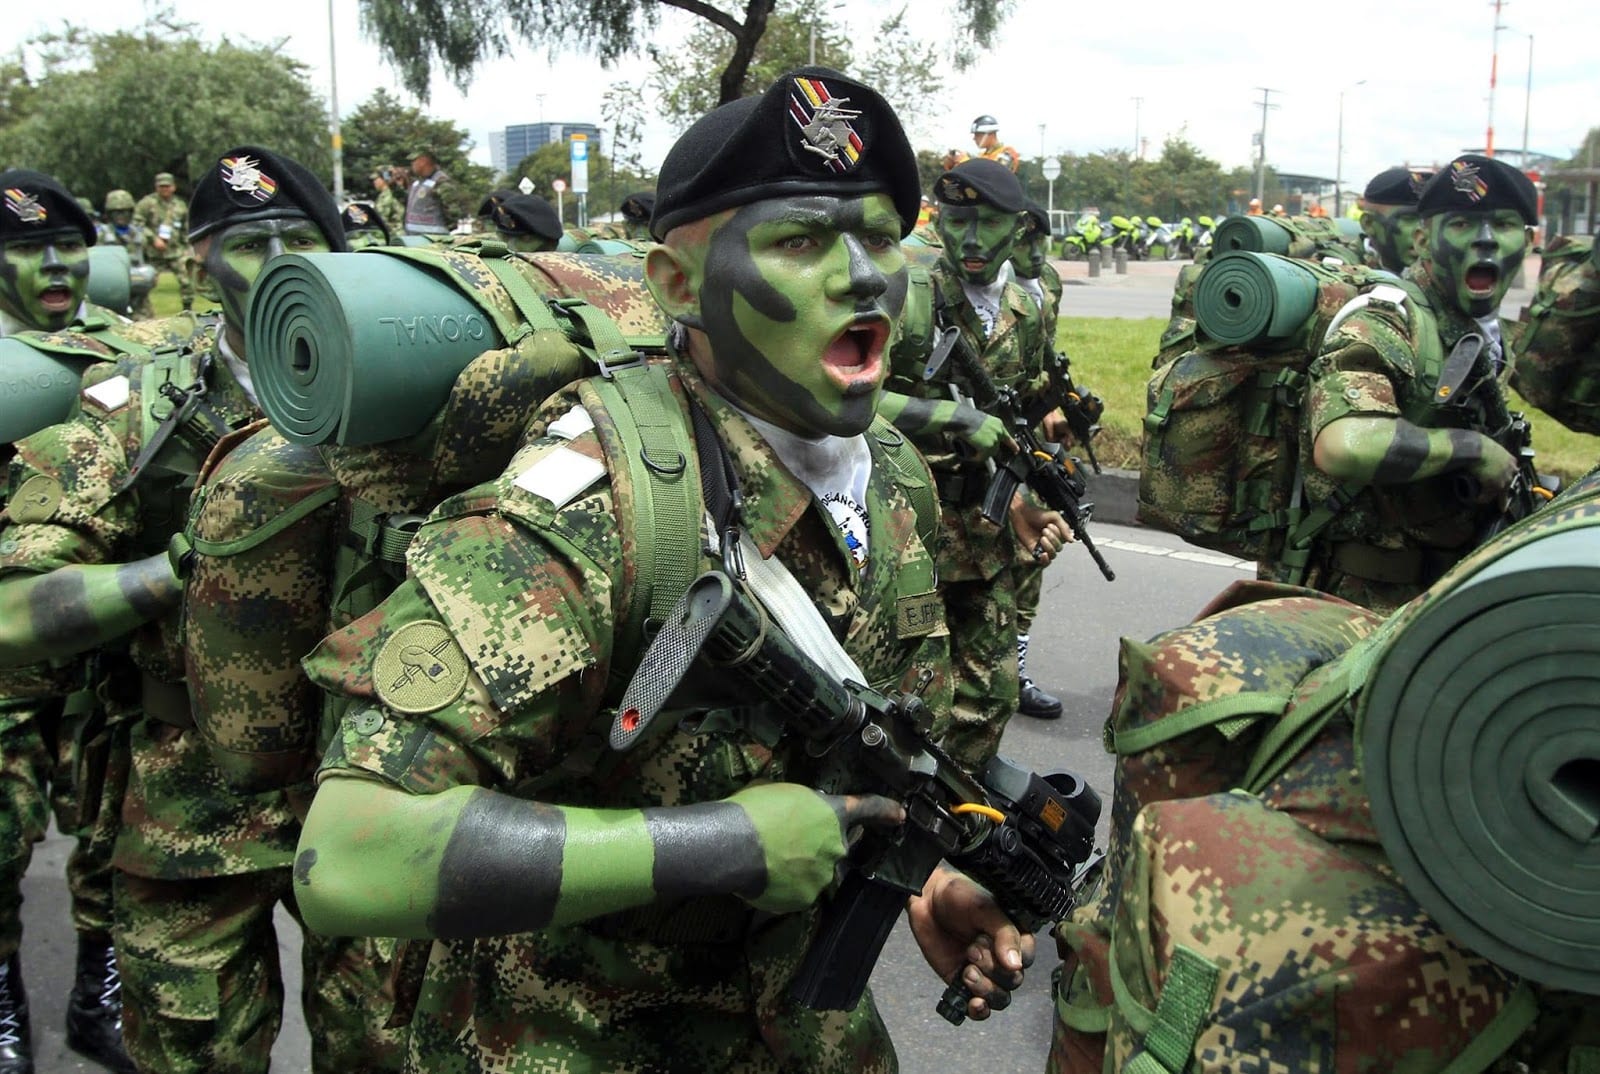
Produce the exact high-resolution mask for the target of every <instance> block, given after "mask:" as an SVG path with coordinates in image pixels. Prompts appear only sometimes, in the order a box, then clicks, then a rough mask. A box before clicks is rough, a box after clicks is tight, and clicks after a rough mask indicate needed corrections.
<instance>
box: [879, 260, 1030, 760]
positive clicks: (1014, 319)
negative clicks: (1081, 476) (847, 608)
mask: <svg viewBox="0 0 1600 1074" xmlns="http://www.w3.org/2000/svg"><path fill="white" fill-rule="evenodd" d="M932 277H933V285H934V288H935V299H934V301H935V304H936V308H937V309H939V310H940V311H941V312H940V316H941V318H942V319H943V320H944V321H945V322H946V323H949V324H953V325H955V326H956V327H957V328H959V329H960V331H961V334H962V337H963V339H964V340H965V341H966V344H967V345H968V346H969V347H971V348H972V352H973V353H974V354H976V355H978V356H979V359H980V361H982V363H983V365H984V367H985V368H986V369H987V370H988V372H989V375H990V376H991V377H992V378H993V379H994V382H995V384H996V385H997V386H1000V387H1005V386H1011V387H1015V388H1017V389H1019V392H1020V394H1021V396H1022V402H1023V405H1024V407H1028V406H1031V404H1032V403H1033V401H1034V399H1035V398H1036V397H1037V396H1038V395H1039V394H1041V393H1042V392H1044V391H1046V390H1047V389H1048V386H1049V378H1048V376H1047V374H1046V373H1045V371H1044V363H1043V357H1042V349H1043V347H1044V343H1045V339H1044V335H1043V331H1042V328H1041V314H1040V312H1039V307H1038V306H1037V305H1035V304H1034V301H1033V299H1032V298H1030V297H1029V296H1028V293H1027V292H1026V291H1024V290H1022V289H1021V288H1020V287H1017V286H1015V285H1014V284H1007V285H1006V287H1005V290H1004V293H1003V295H1002V298H1001V301H1000V311H999V315H998V317H997V318H996V320H995V325H994V330H993V332H990V333H987V334H986V333H985V331H984V327H983V322H982V321H981V320H980V319H979V317H978V314H977V313H976V311H974V310H973V309H972V306H971V304H970V303H969V302H968V301H967V299H966V295H965V294H964V293H963V292H962V288H961V281H960V280H959V279H957V278H956V277H955V276H954V275H953V274H952V273H950V272H948V271H947V270H946V268H945V266H944V265H943V263H942V262H941V263H940V264H939V265H938V266H936V267H935V268H934V270H933V272H932ZM955 366H956V363H955V362H954V360H951V361H948V362H946V363H945V365H944V368H943V369H942V370H940V373H939V376H938V379H937V380H934V381H926V380H922V379H920V378H912V377H907V376H903V375H901V376H896V377H894V378H892V379H891V380H890V382H889V384H888V388H889V389H890V390H891V391H898V392H903V393H905V394H906V395H910V396H915V397H919V398H924V399H949V398H950V394H949V389H950V386H951V385H955V386H956V387H957V388H959V389H960V390H961V391H962V393H963V395H964V396H966V397H968V398H970V397H971V396H972V394H973V388H972V385H971V384H970V383H968V381H967V378H966V377H965V375H964V374H963V373H962V372H961V371H960V370H959V369H957V368H955ZM917 447H918V448H919V449H921V451H922V452H923V454H924V455H926V456H927V458H928V462H929V465H930V466H932V468H933V473H934V479H935V480H936V481H937V483H938V487H939V500H940V504H941V507H942V509H943V534H942V537H941V541H940V548H939V580H940V583H941V588H942V590H943V591H944V595H945V607H946V615H947V617H948V620H949V622H950V625H951V631H952V633H951V639H950V650H951V654H950V655H951V663H952V666H953V667H954V670H955V681H956V696H955V705H954V707H953V709H952V710H951V726H950V728H949V730H948V732H947V734H946V738H945V745H946V746H947V747H948V748H950V749H951V750H952V752H953V753H954V754H955V756H956V757H957V758H958V759H960V760H964V761H966V762H968V763H976V762H979V761H981V760H982V759H986V758H987V757H989V756H990V755H992V754H993V753H994V751H995V749H996V748H997V747H998V746H999V744H1000V735H1001V733H1002V732H1003V731H1004V730H1005V726H1006V723H1007V721H1009V720H1010V719H1011V716H1012V714H1013V713H1014V712H1015V711H1016V707H1017V695H1018V689H1019V686H1018V676H1017V633H1018V631H1017V589H1016V587H1017V580H1018V571H1017V570H1016V568H1017V567H1019V566H1021V565H1022V558H1023V557H1022V556H1021V555H1019V549H1018V547H1017V541H1016V537H1015V535H1014V534H1013V533H1012V531H1011V527H1010V525H1009V523H1006V524H1004V525H1002V526H1001V527H996V526H995V525H994V524H993V523H991V522H987V521H985V520H984V518H983V513H982V503H983V494H984V491H985V490H986V489H987V487H988V476H989V475H988V473H987V471H986V469H985V468H984V467H983V466H982V465H978V464H974V463H972V462H969V461H965V460H964V459H963V458H962V456H960V455H958V454H957V453H955V452H954V451H953V450H952V449H951V447H950V445H949V444H948V443H946V442H943V441H942V440H938V441H934V442H920V443H918V444H917Z"/></svg>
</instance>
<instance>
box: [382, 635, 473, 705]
mask: <svg viewBox="0 0 1600 1074" xmlns="http://www.w3.org/2000/svg"><path fill="white" fill-rule="evenodd" d="M372 679H373V685H374V686H375V687H376V689H377V691H378V698H379V700H381V701H382V702H383V703H384V704H385V705H387V706H388V707H389V708H391V709H393V710H394V711H396V712H404V713H407V714H409V715H420V714H422V713H427V712H437V711H438V710H440V709H442V708H444V707H445V706H446V705H448V704H450V703H451V702H452V701H454V700H455V699H456V698H458V697H460V696H461V691H462V690H464V689H465V688H466V685H467V657H466V654H465V653H463V652H462V651H461V646H459V645H457V644H456V641H455V639H454V638H453V637H451V636H450V631H449V630H448V629H446V628H445V625H444V624H443V623H441V622H438V621H437V620H433V619H424V620H421V621H419V622H415V623H407V624H406V625H405V626H403V627H401V628H400V629H399V630H397V631H395V633H394V636H393V637H391V638H390V639H389V640H388V641H387V642H385V643H384V645H383V648H382V649H380V650H379V651H378V658H377V659H376V660H375V661H373V667H372Z"/></svg>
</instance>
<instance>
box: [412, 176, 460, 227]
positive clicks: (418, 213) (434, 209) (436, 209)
mask: <svg viewBox="0 0 1600 1074" xmlns="http://www.w3.org/2000/svg"><path fill="white" fill-rule="evenodd" d="M471 215H472V208H471V206H469V205H468V204H467V195H466V192H465V191H464V190H462V189H461V184H460V183H457V182H456V181H455V179H454V178H453V177H452V176H451V175H450V174H449V173H448V172H446V171H445V170H444V169H443V168H436V169H434V172H433V174H432V175H430V176H428V177H427V178H426V179H422V178H419V177H417V176H412V177H411V186H410V188H409V189H408V190H407V191H406V211H405V219H404V224H405V231H406V234H407V235H448V234H449V233H450V231H451V229H452V228H454V227H455V226H456V222H457V221H458V220H464V219H466V218H467V217H469V216H471Z"/></svg>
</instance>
